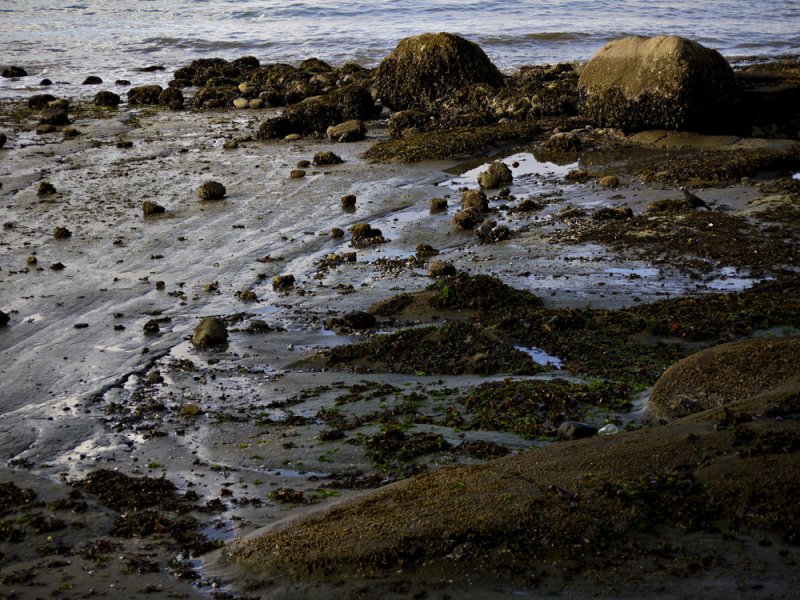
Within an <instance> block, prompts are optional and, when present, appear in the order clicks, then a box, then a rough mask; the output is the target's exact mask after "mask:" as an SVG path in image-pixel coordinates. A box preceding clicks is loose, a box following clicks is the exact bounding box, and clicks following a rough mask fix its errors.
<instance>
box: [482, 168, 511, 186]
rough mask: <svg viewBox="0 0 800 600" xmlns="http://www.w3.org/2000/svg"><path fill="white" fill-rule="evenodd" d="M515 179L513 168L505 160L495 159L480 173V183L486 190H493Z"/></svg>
mask: <svg viewBox="0 0 800 600" xmlns="http://www.w3.org/2000/svg"><path fill="white" fill-rule="evenodd" d="M513 180H514V176H513V175H512V174H511V169H509V168H508V165H507V164H506V163H504V162H500V161H495V162H493V163H492V164H490V165H489V168H488V169H486V170H485V171H484V172H483V173H481V174H480V175H478V185H480V186H481V188H483V189H485V190H493V189H496V188H500V187H503V186H504V185H508V184H510V183H511V182H512V181H513Z"/></svg>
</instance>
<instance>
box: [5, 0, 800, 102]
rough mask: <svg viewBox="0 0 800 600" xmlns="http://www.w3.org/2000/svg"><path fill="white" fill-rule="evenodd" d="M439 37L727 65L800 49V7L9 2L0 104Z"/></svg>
mask: <svg viewBox="0 0 800 600" xmlns="http://www.w3.org/2000/svg"><path fill="white" fill-rule="evenodd" d="M433 31H449V32H452V33H458V34H461V35H464V36H466V37H468V38H469V39H471V40H473V41H475V42H477V43H478V44H480V45H481V47H482V48H483V49H484V50H485V51H486V53H487V54H488V55H489V57H490V58H491V59H492V60H493V61H494V62H495V64H497V65H498V66H499V67H500V68H501V69H504V70H506V71H510V70H513V69H514V68H515V67H517V66H519V65H523V64H533V63H552V62H558V61H572V60H586V59H589V58H591V56H592V55H593V54H594V52H596V51H597V50H598V49H599V48H601V47H602V46H603V45H604V44H605V43H606V42H608V41H610V40H613V39H615V38H619V37H622V36H626V35H631V34H639V35H658V34H678V35H683V36H686V37H690V38H693V39H695V40H697V41H699V42H701V43H703V44H705V45H707V46H711V47H714V48H717V49H718V50H720V51H721V52H722V53H723V54H724V55H726V56H728V57H741V56H748V55H777V54H785V53H794V52H798V51H800V2H798V1H797V0H774V1H773V0H769V1H764V0H761V1H759V0H708V1H706V2H696V1H692V2H674V1H662V0H630V1H627V2H618V1H615V0H591V1H590V0H565V1H551V0H548V1H532V0H515V1H514V2H507V1H501V0H457V1H456V0H424V1H420V0H399V1H388V0H386V1H377V0H348V1H346V2H344V1H341V0H318V1H315V2H302V1H297V0H269V1H265V0H189V1H181V2H179V1H177V0H86V1H80V0H78V1H77V2H72V3H70V2H69V1H67V2H62V1H58V0H2V2H0V64H1V65H12V64H13V65H19V66H23V67H24V68H25V69H26V70H27V71H28V73H29V74H30V75H31V77H30V78H27V79H26V80H20V81H16V82H14V81H8V80H0V97H4V96H5V97H8V96H14V95H18V94H19V93H22V92H24V91H25V90H26V89H28V88H30V86H31V85H32V84H35V83H38V82H39V80H40V79H41V78H43V77H48V78H50V79H52V80H54V81H56V80H60V81H68V82H71V83H73V84H78V83H80V82H81V81H82V80H83V78H85V76H87V75H89V74H93V75H99V76H101V77H102V78H103V79H104V80H111V81H113V80H115V79H120V78H124V79H129V80H131V81H132V82H134V83H137V81H145V80H147V81H152V79H153V75H151V74H150V75H147V77H145V76H143V75H142V74H141V73H140V72H139V71H137V69H140V68H142V67H145V66H148V65H153V64H159V65H163V66H165V67H166V69H167V73H169V72H171V71H172V70H174V68H176V67H178V66H180V65H182V64H185V63H186V62H188V61H189V60H192V59H194V58H199V57H211V56H221V57H224V58H236V57H239V56H243V55H254V56H256V57H258V58H259V59H260V60H262V61H264V62H289V63H292V62H297V61H300V60H302V59H305V58H308V57H311V56H317V57H319V58H322V59H324V60H327V61H330V62H332V63H334V64H341V63H344V62H348V61H355V62H358V63H360V64H363V65H365V66H372V65H375V64H377V63H378V62H379V61H380V60H381V59H382V58H383V57H384V56H385V55H386V54H387V53H388V52H390V51H391V49H392V48H393V47H394V46H395V45H396V43H397V41H398V40H399V39H401V38H403V37H406V36H409V35H414V34H418V33H423V32H433ZM163 76H164V77H167V74H164V75H163ZM76 91H77V90H76Z"/></svg>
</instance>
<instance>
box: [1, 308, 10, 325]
mask: <svg viewBox="0 0 800 600" xmlns="http://www.w3.org/2000/svg"><path fill="white" fill-rule="evenodd" d="M10 320H11V317H9V316H8V315H7V314H6V313H4V312H3V311H2V310H0V327H5V326H6V325H8V322H9V321H10Z"/></svg>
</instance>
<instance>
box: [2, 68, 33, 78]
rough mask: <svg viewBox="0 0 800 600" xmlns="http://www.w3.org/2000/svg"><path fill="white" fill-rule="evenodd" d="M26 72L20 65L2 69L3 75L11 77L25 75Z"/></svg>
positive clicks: (26, 74)
mask: <svg viewBox="0 0 800 600" xmlns="http://www.w3.org/2000/svg"><path fill="white" fill-rule="evenodd" d="M27 76H28V72H27V71H26V70H25V69H23V68H22V67H8V68H7V69H4V70H3V77H5V78H6V79H11V78H14V77H27Z"/></svg>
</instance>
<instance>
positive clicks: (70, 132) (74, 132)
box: [63, 127, 81, 140]
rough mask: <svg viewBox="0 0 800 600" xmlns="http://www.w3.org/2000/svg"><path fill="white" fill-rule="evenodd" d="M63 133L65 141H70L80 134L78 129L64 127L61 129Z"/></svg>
mask: <svg viewBox="0 0 800 600" xmlns="http://www.w3.org/2000/svg"><path fill="white" fill-rule="evenodd" d="M63 133H64V139H65V140H71V139H73V138H76V137H79V136H80V135H81V132H80V131H79V130H78V129H75V128H74V127H65V128H64V129H63Z"/></svg>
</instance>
